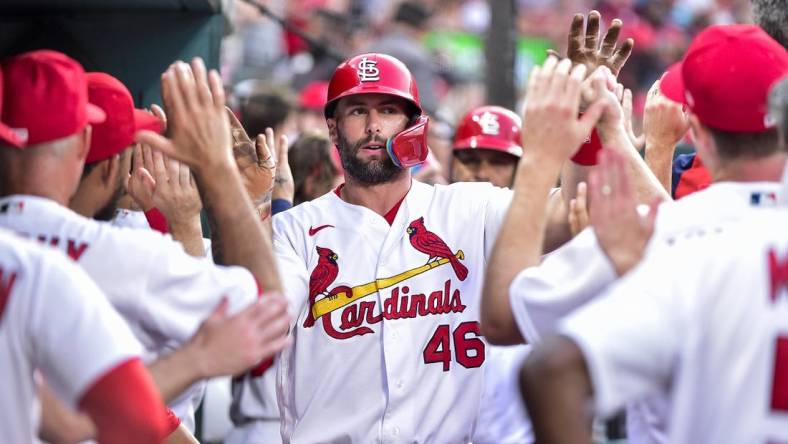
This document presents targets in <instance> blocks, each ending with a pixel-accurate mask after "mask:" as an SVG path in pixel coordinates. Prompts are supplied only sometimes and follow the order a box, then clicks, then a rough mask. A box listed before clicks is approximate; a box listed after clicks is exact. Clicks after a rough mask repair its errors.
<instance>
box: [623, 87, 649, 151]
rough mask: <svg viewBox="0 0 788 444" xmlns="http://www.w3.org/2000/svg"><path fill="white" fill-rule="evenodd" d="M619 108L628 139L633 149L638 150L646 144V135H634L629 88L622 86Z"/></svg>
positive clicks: (630, 91)
mask: <svg viewBox="0 0 788 444" xmlns="http://www.w3.org/2000/svg"><path fill="white" fill-rule="evenodd" d="M622 88H623V86H622ZM621 109H622V111H623V112H624V128H625V129H626V130H627V136H628V137H629V141H630V142H632V146H634V147H635V149H637V150H638V151H640V150H642V149H643V147H644V146H645V145H646V135H645V134H641V135H639V136H637V135H635V128H633V126H632V90H631V89H629V88H624V92H623V94H622V96H621Z"/></svg>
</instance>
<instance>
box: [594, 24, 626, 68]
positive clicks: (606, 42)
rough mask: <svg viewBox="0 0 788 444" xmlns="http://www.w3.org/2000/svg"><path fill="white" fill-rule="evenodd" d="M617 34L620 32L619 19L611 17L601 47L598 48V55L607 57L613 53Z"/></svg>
mask: <svg viewBox="0 0 788 444" xmlns="http://www.w3.org/2000/svg"><path fill="white" fill-rule="evenodd" d="M619 34H621V20H619V19H613V21H612V22H610V28H608V30H607V32H606V33H605V37H604V39H603V40H602V48H600V50H599V55H600V57H602V58H605V59H607V58H609V57H610V56H612V55H613V51H615V49H616V42H617V41H618V36H619ZM595 49H596V47H595Z"/></svg>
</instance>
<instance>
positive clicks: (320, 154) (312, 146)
mask: <svg viewBox="0 0 788 444" xmlns="http://www.w3.org/2000/svg"><path fill="white" fill-rule="evenodd" d="M324 122H325V120H324ZM332 149H334V147H333V146H332V144H331V141H330V140H329V139H328V137H326V136H324V135H322V134H305V135H303V136H301V138H299V139H298V140H297V141H296V143H294V144H293V146H292V147H290V151H289V152H288V159H289V160H290V169H291V170H292V172H293V181H294V183H295V199H294V202H293V205H298V204H300V203H302V202H308V201H310V200H313V199H316V198H318V197H320V196H322V195H324V194H326V193H328V192H329V191H331V189H332V188H333V187H334V186H336V185H338V183H341V182H342V178H341V176H340V171H339V169H338V168H337V166H336V165H334V159H333V158H332V156H331V150H332Z"/></svg>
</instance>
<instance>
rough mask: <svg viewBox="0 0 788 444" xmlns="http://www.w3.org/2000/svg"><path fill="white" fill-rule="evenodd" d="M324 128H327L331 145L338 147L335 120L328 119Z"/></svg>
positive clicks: (333, 118) (332, 118)
mask: <svg viewBox="0 0 788 444" xmlns="http://www.w3.org/2000/svg"><path fill="white" fill-rule="evenodd" d="M326 126H328V136H329V138H331V143H333V144H334V146H339V144H338V143H337V141H338V140H339V137H338V134H337V119H336V118H335V117H329V118H327V119H326Z"/></svg>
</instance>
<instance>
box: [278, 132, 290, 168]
mask: <svg viewBox="0 0 788 444" xmlns="http://www.w3.org/2000/svg"><path fill="white" fill-rule="evenodd" d="M289 149H290V142H289V141H288V140H287V136H286V135H284V134H282V135H281V136H279V143H278V144H277V145H276V168H277V170H278V169H280V168H282V167H285V166H286V167H288V168H289V167H290V164H289V163H288V160H287V155H288V150H289Z"/></svg>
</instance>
